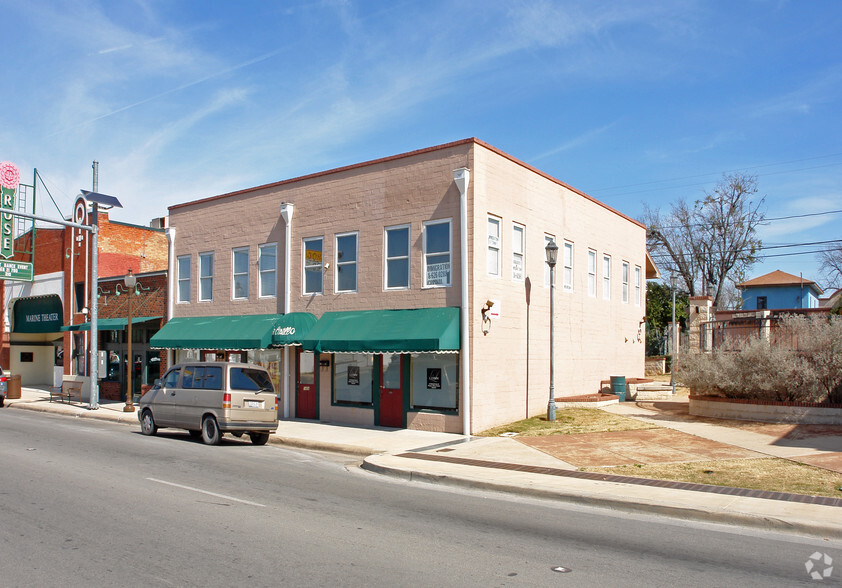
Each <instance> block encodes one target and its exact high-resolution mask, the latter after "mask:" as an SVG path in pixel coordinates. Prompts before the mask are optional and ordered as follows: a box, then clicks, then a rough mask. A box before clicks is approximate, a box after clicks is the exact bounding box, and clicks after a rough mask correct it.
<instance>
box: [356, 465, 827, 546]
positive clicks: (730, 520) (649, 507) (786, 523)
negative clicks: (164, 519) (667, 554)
mask: <svg viewBox="0 0 842 588" xmlns="http://www.w3.org/2000/svg"><path fill="white" fill-rule="evenodd" d="M377 458H378V456H376V455H372V456H369V457H367V458H366V459H364V460H363V463H362V465H361V466H360V467H361V468H362V469H364V470H366V471H369V472H373V473H377V474H381V475H387V476H391V477H394V478H399V479H403V480H407V481H423V482H428V483H432V484H440V485H446V486H452V487H462V488H474V489H479V490H491V491H496V492H505V493H508V494H519V495H526V496H533V497H535V498H544V499H551V500H557V501H560V502H565V503H568V504H576V505H584V506H591V507H599V508H608V509H611V510H619V511H623V512H629V513H635V514H657V515H662V516H667V517H671V518H679V519H682V520H693V521H698V522H706V523H718V524H726V525H740V526H744V527H752V528H756V529H761V530H766V531H783V532H788V533H794V534H799V535H810V536H821V537H824V538H827V539H842V526H839V525H821V524H815V523H809V522H804V521H798V520H785V519H782V518H778V517H769V516H759V515H753V514H748V513H739V512H722V511H710V510H705V509H701V508H694V507H692V506H673V505H667V504H660V503H654V502H643V501H640V500H634V499H627V498H622V497H619V496H618V497H614V498H606V497H604V496H600V497H594V496H592V495H586V494H581V493H577V492H575V491H571V490H570V489H565V488H562V487H558V488H555V489H552V490H551V489H547V488H535V487H529V486H527V485H516V484H508V483H504V482H495V481H491V480H488V479H477V478H471V477H467V476H466V477H461V476H454V475H451V474H441V473H431V472H422V471H419V470H415V469H412V468H409V467H407V468H402V467H395V466H391V465H385V464H382V463H376V460H377ZM466 467H469V466H466ZM689 494H690V493H689V492H688V495H689Z"/></svg>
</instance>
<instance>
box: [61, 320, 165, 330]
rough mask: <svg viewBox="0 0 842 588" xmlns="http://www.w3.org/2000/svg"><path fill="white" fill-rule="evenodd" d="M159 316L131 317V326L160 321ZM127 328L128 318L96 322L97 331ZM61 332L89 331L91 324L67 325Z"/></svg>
mask: <svg viewBox="0 0 842 588" xmlns="http://www.w3.org/2000/svg"><path fill="white" fill-rule="evenodd" d="M162 318H163V317H160V316H134V317H132V326H134V325H137V324H140V323H145V322H147V321H154V320H161V319H162ZM128 326H129V319H128V317H125V316H124V317H118V318H103V319H101V318H98V319H97V320H96V328H97V331H123V330H125V328H126V327H128ZM61 330H62V331H90V330H91V323H79V324H77V325H67V326H64V327H62V328H61Z"/></svg>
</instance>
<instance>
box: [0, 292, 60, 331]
mask: <svg viewBox="0 0 842 588" xmlns="http://www.w3.org/2000/svg"><path fill="white" fill-rule="evenodd" d="M63 318H64V313H63V311H62V307H61V298H60V297H59V295H58V294H45V295H43V296H28V297H25V298H18V299H17V300H15V301H14V308H13V311H12V320H13V321H14V322H13V323H12V332H13V333H55V332H57V331H59V330H61V321H62V319H63Z"/></svg>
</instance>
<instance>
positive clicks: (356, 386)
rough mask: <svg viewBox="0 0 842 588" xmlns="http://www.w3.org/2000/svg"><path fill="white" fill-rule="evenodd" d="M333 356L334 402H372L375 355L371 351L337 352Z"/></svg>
mask: <svg viewBox="0 0 842 588" xmlns="http://www.w3.org/2000/svg"><path fill="white" fill-rule="evenodd" d="M333 357H334V359H333V370H334V371H333V399H334V402H337V403H349V404H372V402H373V395H372V391H371V386H372V374H373V373H374V369H373V366H374V359H373V358H374V356H373V355H372V354H370V353H337V354H336V355H334V356H333Z"/></svg>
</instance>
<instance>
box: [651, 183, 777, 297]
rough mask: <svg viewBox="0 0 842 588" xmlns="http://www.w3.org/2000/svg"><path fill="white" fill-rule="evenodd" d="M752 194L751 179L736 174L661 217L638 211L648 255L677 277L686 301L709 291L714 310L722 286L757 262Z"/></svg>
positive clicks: (756, 204)
mask: <svg viewBox="0 0 842 588" xmlns="http://www.w3.org/2000/svg"><path fill="white" fill-rule="evenodd" d="M756 194H757V176H753V175H747V174H739V173H737V174H730V175H724V176H723V177H722V180H721V181H720V182H719V183H717V184H716V186H715V187H714V189H713V191H712V192H707V191H705V193H704V197H703V198H701V199H700V200H696V201H695V202H693V203H692V204H688V203H687V202H686V201H685V200H679V201H678V202H676V203H675V204H673V205H672V206H671V208H670V211H669V213H667V214H665V215H661V213H660V211H659V210H658V209H654V210H653V209H650V208H649V207H646V206H645V207H644V216H643V222H644V223H645V224H646V225H647V226H648V230H647V232H646V241H647V246H648V247H649V251H650V252H651V253H652V254H653V255H656V256H657V263H658V264H659V265H661V267H662V268H663V269H664V270H665V272H664V273H666V274H670V273H673V274H677V275H678V276H680V278H681V279H682V280H683V282H684V284H685V286H686V287H687V291H688V293H689V294H690V296H697V295H700V294H707V290H708V287H709V286H712V287H713V291H714V295H713V300H714V304H715V305H716V306H720V304H721V302H722V301H723V300H722V298H723V296H724V294H725V292H726V290H727V286H726V281H727V280H729V279H730V278H731V277H732V276H733V275H734V274H735V273H736V274H740V273H742V272H745V271H746V270H747V269H748V268H749V267H750V266H751V265H752V264H753V263H754V262H755V261H757V251H758V250H759V248H760V239H759V238H758V237H757V227H758V225H759V224H760V223H761V222H762V221H763V219H764V218H765V211H764V210H763V205H764V201H765V197H761V198H759V199H756ZM731 281H732V282H733V280H731Z"/></svg>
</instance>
